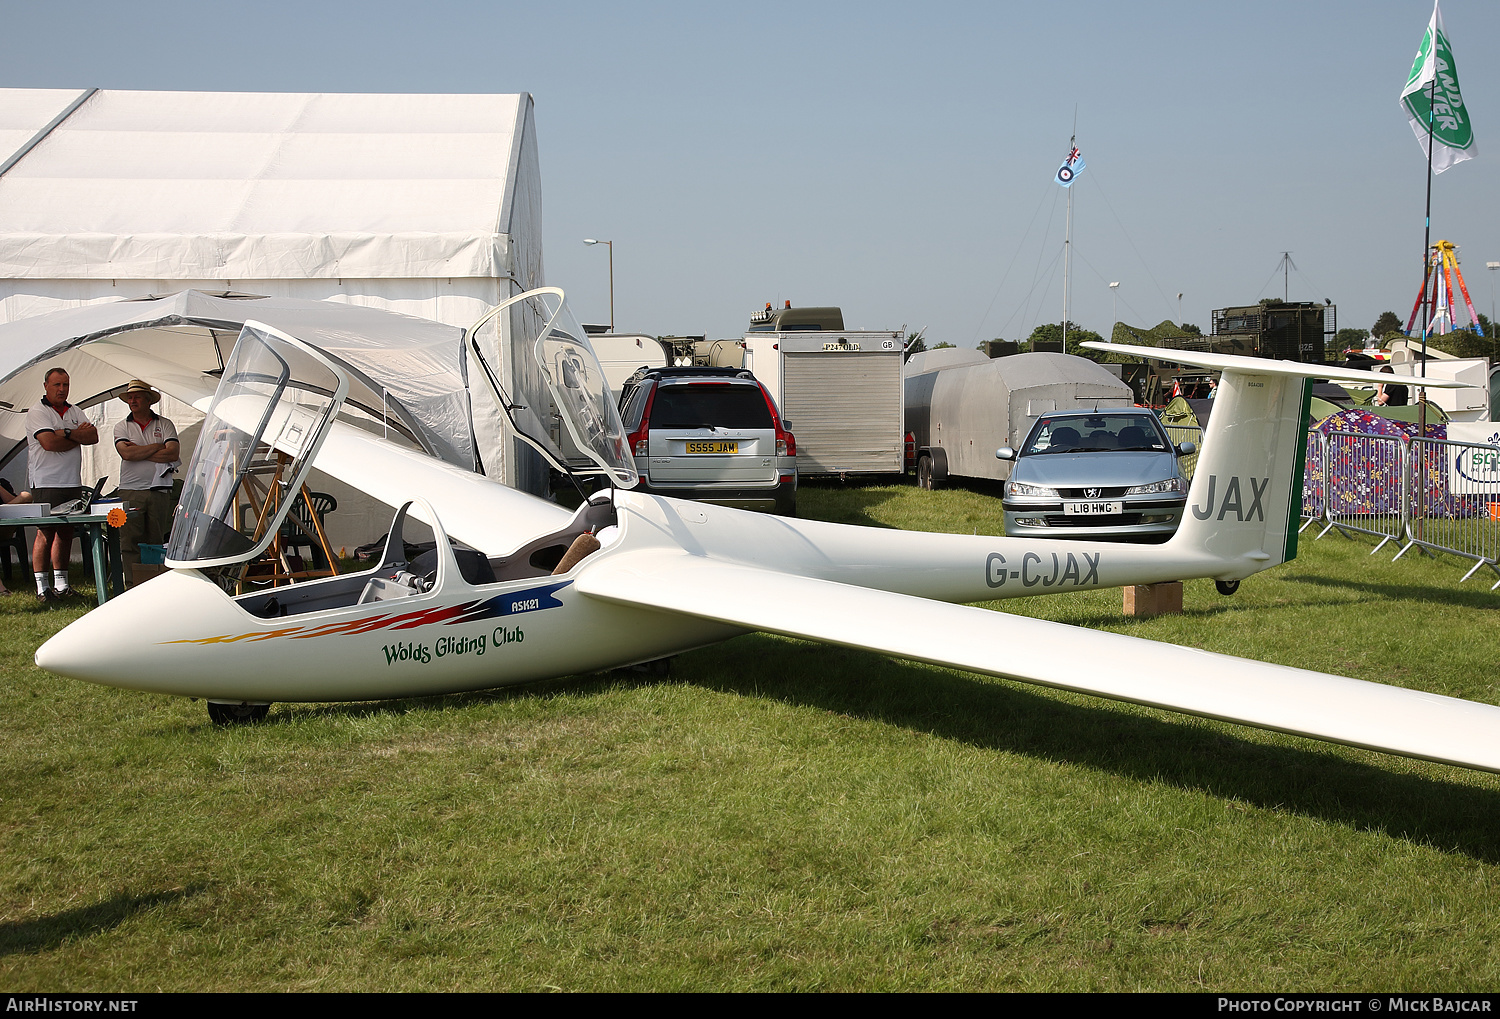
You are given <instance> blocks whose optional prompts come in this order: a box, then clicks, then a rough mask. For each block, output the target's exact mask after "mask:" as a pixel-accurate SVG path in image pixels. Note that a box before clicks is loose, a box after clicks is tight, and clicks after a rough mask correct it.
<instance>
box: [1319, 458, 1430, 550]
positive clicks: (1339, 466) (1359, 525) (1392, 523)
mask: <svg viewBox="0 0 1500 1019" xmlns="http://www.w3.org/2000/svg"><path fill="white" fill-rule="evenodd" d="M1322 440H1323V443H1322V450H1321V459H1322V473H1323V501H1324V507H1323V518H1324V521H1325V526H1324V528H1323V530H1322V532H1321V533H1320V534H1319V535H1318V537H1319V538H1321V537H1323V535H1325V534H1327V533H1328V532H1329V531H1331V530H1333V529H1334V528H1338V529H1339V531H1340V532H1342V533H1345V534H1347V533H1348V532H1350V531H1356V532H1359V533H1361V534H1369V535H1373V536H1375V537H1377V538H1379V539H1380V542H1379V544H1377V545H1376V546H1375V548H1374V549H1372V550H1371V552H1370V554H1371V555H1374V554H1375V553H1376V552H1379V551H1380V550H1381V549H1382V548H1384V547H1385V545H1386V543H1387V542H1391V541H1400V540H1401V537H1402V535H1404V534H1405V533H1406V531H1405V525H1406V511H1405V506H1406V503H1407V484H1406V481H1407V476H1408V474H1407V470H1406V443H1405V442H1403V441H1402V440H1401V439H1400V438H1398V437H1396V436H1393V435H1368V434H1365V433H1363V432H1329V433H1327V434H1326V435H1323V436H1322Z"/></svg>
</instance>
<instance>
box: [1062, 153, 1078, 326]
mask: <svg viewBox="0 0 1500 1019" xmlns="http://www.w3.org/2000/svg"><path fill="white" fill-rule="evenodd" d="M1077 137H1078V136H1077V135H1074V136H1073V140H1075V141H1076V140H1077ZM1068 148H1069V149H1070V150H1071V149H1072V148H1073V141H1069V142H1068ZM1072 272H1073V189H1072V188H1068V229H1067V232H1066V233H1065V234H1064V236H1063V353H1064V354H1066V353H1067V352H1068V277H1069V276H1070V275H1071V274H1072Z"/></svg>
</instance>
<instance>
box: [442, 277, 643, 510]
mask: <svg viewBox="0 0 1500 1019" xmlns="http://www.w3.org/2000/svg"><path fill="white" fill-rule="evenodd" d="M532 337H535V341H534V343H533V345H532V350H533V353H534V355H535V357H534V365H531V364H523V361H524V359H521V358H515V359H513V360H512V362H511V363H513V364H515V365H517V367H516V368H515V369H514V371H513V376H512V378H510V379H508V380H507V379H504V378H502V377H501V375H500V373H499V370H498V369H500V368H503V367H504V366H505V364H506V361H505V360H504V359H502V358H501V357H500V351H501V350H502V349H505V348H506V346H508V345H509V344H521V343H525V342H527V341H529V340H531V338H532ZM469 345H470V349H471V350H472V351H473V353H474V356H475V359H476V360H477V361H478V362H479V364H480V366H481V367H482V369H483V371H484V375H485V378H486V380H487V381H488V382H489V386H490V389H491V391H492V392H493V394H494V397H495V399H496V400H497V401H498V402H499V405H500V407H501V409H502V410H504V411H505V414H506V416H507V417H509V418H510V422H511V424H512V425H513V426H514V427H515V430H516V433H517V435H519V436H520V437H521V438H522V439H523V440H525V441H526V442H527V443H528V444H529V445H531V446H533V447H534V448H535V449H536V450H537V451H538V452H540V453H541V454H542V456H543V457H545V458H546V459H547V460H548V462H549V463H551V464H552V466H553V467H555V468H556V469H558V470H560V471H563V472H565V473H568V474H574V475H578V474H599V473H600V472H601V471H602V472H603V473H604V474H606V475H607V476H608V477H609V479H610V481H612V482H613V483H614V484H616V485H618V486H619V487H621V488H633V487H634V486H635V483H636V481H637V475H636V470H635V459H634V458H633V457H632V456H631V453H630V447H629V444H628V443H627V442H626V438H625V425H624V423H623V422H622V421H621V420H620V412H619V409H618V408H617V407H616V406H615V400H614V394H613V392H612V391H611V390H610V388H609V382H608V380H607V379H606V378H605V377H604V369H603V367H602V366H601V365H600V364H599V358H598V356H597V355H596V354H595V353H594V348H593V347H592V346H591V345H590V344H589V341H588V335H587V334H586V333H585V332H584V331H583V327H582V326H580V325H579V324H578V322H577V320H576V319H574V317H573V313H572V311H571V310H570V309H569V308H568V305H567V298H566V297H565V296H564V294H563V292H562V291H561V290H559V289H558V288H556V287H542V288H540V289H537V290H530V291H527V292H526V293H524V294H520V295H517V296H516V297H512V298H511V299H510V300H508V301H506V302H504V303H503V304H501V305H499V306H498V307H496V308H495V309H494V310H493V311H491V312H489V313H488V314H486V315H485V316H484V318H482V319H480V320H479V321H478V322H477V323H475V325H474V326H473V327H472V328H471V329H470V330H469Z"/></svg>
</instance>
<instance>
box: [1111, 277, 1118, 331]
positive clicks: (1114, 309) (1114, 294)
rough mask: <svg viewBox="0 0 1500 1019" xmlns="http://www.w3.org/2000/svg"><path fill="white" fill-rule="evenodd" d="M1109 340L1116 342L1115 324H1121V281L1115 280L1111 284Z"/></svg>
mask: <svg viewBox="0 0 1500 1019" xmlns="http://www.w3.org/2000/svg"><path fill="white" fill-rule="evenodd" d="M1109 297H1110V305H1109V317H1110V319H1111V320H1112V321H1111V322H1110V324H1109V342H1110V343H1113V342H1115V326H1117V325H1119V324H1120V281H1119V280H1115V281H1114V282H1113V283H1111V284H1110V285H1109Z"/></svg>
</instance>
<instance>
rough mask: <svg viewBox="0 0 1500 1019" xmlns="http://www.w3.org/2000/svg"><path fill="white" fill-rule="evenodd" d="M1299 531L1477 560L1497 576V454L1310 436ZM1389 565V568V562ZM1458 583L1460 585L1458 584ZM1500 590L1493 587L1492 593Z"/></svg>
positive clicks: (1402, 441) (1435, 442)
mask: <svg viewBox="0 0 1500 1019" xmlns="http://www.w3.org/2000/svg"><path fill="white" fill-rule="evenodd" d="M1302 518H1303V523H1302V525H1301V529H1306V528H1307V527H1308V526H1309V525H1311V524H1313V523H1315V522H1318V521H1321V522H1322V523H1323V525H1324V526H1323V530H1322V531H1321V532H1319V534H1318V537H1319V538H1321V537H1323V536H1324V535H1326V534H1327V533H1328V532H1329V531H1332V530H1337V531H1339V532H1340V533H1341V534H1344V535H1346V536H1347V535H1348V534H1350V533H1360V534H1369V535H1372V536H1374V537H1376V538H1379V539H1380V541H1379V543H1378V544H1377V545H1376V546H1375V548H1374V549H1372V550H1371V553H1370V554H1371V555H1373V554H1375V552H1378V551H1380V550H1381V549H1382V548H1384V547H1385V546H1386V545H1387V544H1388V543H1391V542H1399V543H1401V550H1400V551H1399V552H1397V553H1396V555H1395V557H1394V559H1400V558H1401V557H1402V556H1403V555H1405V554H1406V553H1407V552H1408V551H1410V550H1411V549H1413V548H1420V549H1426V550H1430V551H1435V552H1448V553H1450V554H1452V555H1456V556H1459V557H1461V558H1464V559H1472V560H1474V566H1473V568H1472V569H1470V570H1469V572H1468V573H1466V574H1464V576H1463V579H1464V580H1468V579H1469V578H1470V577H1472V576H1473V575H1474V574H1475V573H1478V572H1479V571H1480V570H1481V569H1483V568H1484V567H1486V566H1488V567H1489V568H1490V569H1491V570H1493V571H1494V572H1495V573H1496V575H1497V576H1500V449H1497V448H1496V447H1494V446H1484V445H1476V444H1474V443H1467V442H1450V441H1447V440H1443V439H1414V438H1409V437H1407V436H1391V435H1367V434H1363V433H1358V432H1329V433H1328V434H1326V435H1324V434H1321V433H1317V432H1313V433H1310V434H1309V435H1308V447H1307V469H1306V471H1305V473H1304V475H1303V486H1302ZM1394 559H1393V560H1392V561H1394ZM1460 582H1462V581H1460ZM1496 588H1500V580H1497V581H1496V582H1495V584H1494V585H1493V586H1492V587H1491V588H1490V590H1492V591H1493V590H1495V589H1496Z"/></svg>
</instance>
